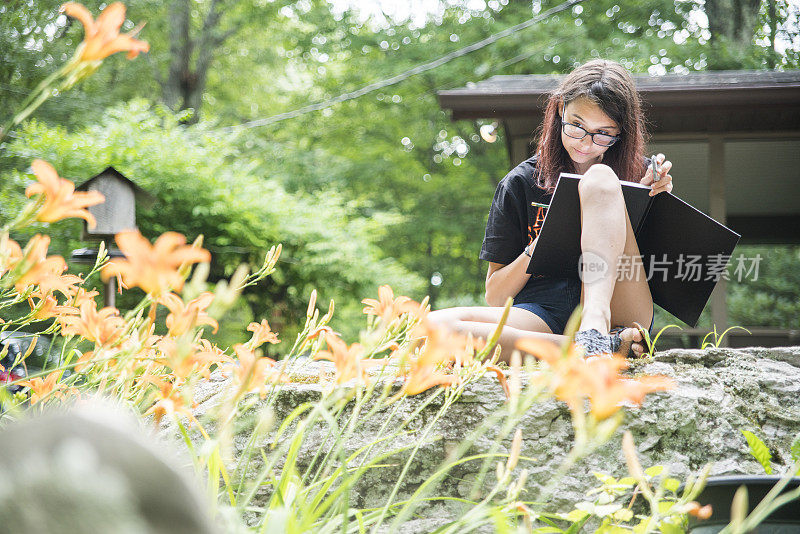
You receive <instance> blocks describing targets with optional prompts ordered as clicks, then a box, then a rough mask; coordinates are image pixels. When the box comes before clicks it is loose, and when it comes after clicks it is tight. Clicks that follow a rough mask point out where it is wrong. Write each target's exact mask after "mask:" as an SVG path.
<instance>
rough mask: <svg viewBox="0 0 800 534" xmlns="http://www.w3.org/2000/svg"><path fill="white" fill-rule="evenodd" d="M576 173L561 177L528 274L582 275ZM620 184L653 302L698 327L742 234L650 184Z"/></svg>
mask: <svg viewBox="0 0 800 534" xmlns="http://www.w3.org/2000/svg"><path fill="white" fill-rule="evenodd" d="M580 178H581V176H579V175H575V174H566V173H562V174H561V176H560V177H559V180H558V184H557V185H556V189H555V192H554V193H553V199H552V201H551V202H550V207H549V209H548V210H547V214H546V215H545V219H544V222H543V223H542V229H541V231H540V232H539V237H538V240H537V241H536V246H535V247H534V249H533V252H532V254H531V256H532V257H531V261H530V264H529V265H528V272H529V273H531V274H543V275H547V276H555V277H561V278H563V277H569V278H576V279H578V278H580V277H579V273H580V264H579V261H580V259H581V212H580V201H579V196H578V181H579V180H580ZM620 184H621V185H622V194H623V197H624V198H625V206H626V207H627V209H628V217H629V218H630V220H631V226H632V228H633V231H634V234H635V235H636V243H637V244H638V245H639V252H640V253H641V255H642V257H641V261H642V264H643V267H644V271H645V274H646V275H647V280H648V284H649V286H650V293H651V294H652V296H653V302H654V303H655V304H658V305H659V306H661V307H662V308H664V309H665V310H667V311H668V312H670V313H671V314H673V315H674V316H675V317H677V318H678V319H680V320H682V321H684V322H685V323H687V324H689V325H691V326H692V327H694V326H696V325H697V319H698V318H699V317H700V313H701V312H702V311H703V308H704V307H705V305H706V302H708V299H709V297H710V296H711V292H712V291H713V290H714V286H715V285H716V283H717V280H718V279H719V277H720V275H721V273H723V272H724V270H725V266H726V265H727V263H728V260H729V259H730V256H731V254H733V249H734V248H735V247H736V243H737V242H738V241H739V238H740V237H741V236H740V235H739V234H737V233H736V232H734V231H733V230H731V229H729V228H727V227H726V226H724V225H722V224H720V223H718V222H717V221H715V220H714V219H712V218H711V217H709V216H708V215H706V214H705V213H703V212H702V211H700V210H698V209H696V208H694V207H693V206H691V205H689V204H687V203H686V202H684V201H683V200H681V199H679V198H678V197H676V196H675V195H673V194H672V193H666V192H664V193H659V194H657V195H655V196H653V197H651V196H650V195H649V193H650V187H649V186H646V185H642V184H637V183H633V182H624V181H620ZM628 261H629V262H630V260H628ZM634 261H638V260H634ZM621 269H622V270H623V272H622V276H626V275H627V276H632V271H631V270H630V267H629V266H626V265H625V264H624V263H623V264H622V265H621ZM626 270H627V271H626Z"/></svg>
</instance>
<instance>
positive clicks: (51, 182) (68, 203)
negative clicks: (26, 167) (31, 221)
mask: <svg viewBox="0 0 800 534" xmlns="http://www.w3.org/2000/svg"><path fill="white" fill-rule="evenodd" d="M31 167H32V168H33V173H34V174H35V175H36V179H37V180H39V182H38V183H35V184H31V185H29V186H28V187H27V189H25V196H27V197H29V198H30V197H31V196H33V195H44V205H43V206H42V208H41V209H40V210H39V212H38V213H37V214H36V220H37V221H41V222H55V221H60V220H61V219H67V218H70V217H79V218H81V219H84V220H85V221H86V222H87V223H88V224H89V226H90V227H92V228H94V226H95V225H96V224H97V221H96V220H95V218H94V215H92V214H91V213H89V212H88V211H87V210H86V208H88V207H89V206H94V205H95V204H102V203H103V202H104V201H105V199H106V197H104V196H103V194H102V193H100V192H99V191H88V192H78V193H76V192H75V184H73V183H72V182H70V181H69V180H66V179H64V178H61V177H59V176H58V173H57V172H56V170H55V169H54V168H53V166H52V165H50V164H49V163H47V162H46V161H42V160H40V159H37V160H34V161H33V163H32V164H31Z"/></svg>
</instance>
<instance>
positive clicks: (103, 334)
mask: <svg viewBox="0 0 800 534" xmlns="http://www.w3.org/2000/svg"><path fill="white" fill-rule="evenodd" d="M58 321H59V323H61V331H62V334H64V335H78V336H81V337H83V338H85V339H88V340H89V341H94V342H95V343H96V344H97V345H100V346H108V345H112V344H113V343H114V342H115V341H117V340H118V339H119V337H120V336H121V335H122V332H123V330H124V328H125V320H124V319H123V318H122V317H120V316H119V310H117V309H116V308H114V307H113V306H107V307H105V308H103V309H101V310H99V311H98V310H97V303H96V302H95V301H94V300H86V301H84V302H83V303H82V304H81V306H80V315H79V316H66V317H64V316H62V317H60V318H59V319H58Z"/></svg>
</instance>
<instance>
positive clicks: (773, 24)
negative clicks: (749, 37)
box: [767, 0, 778, 69]
mask: <svg viewBox="0 0 800 534" xmlns="http://www.w3.org/2000/svg"><path fill="white" fill-rule="evenodd" d="M777 1H778V0H767V2H768V5H767V13H768V15H767V16H768V18H769V45H770V47H769V54H767V64H768V65H769V68H771V69H774V68H775V65H776V64H777V59H778V51H777V50H775V38H776V36H777V34H778V10H777V6H776V5H775V3H776V2H777Z"/></svg>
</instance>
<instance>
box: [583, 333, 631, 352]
mask: <svg viewBox="0 0 800 534" xmlns="http://www.w3.org/2000/svg"><path fill="white" fill-rule="evenodd" d="M575 344H576V345H580V346H582V347H583V349H584V351H585V354H584V358H588V357H589V356H599V355H601V354H614V353H617V352H619V351H620V347H621V346H622V338H620V337H619V334H618V333H616V332H614V333H610V334H609V335H605V334H601V333H600V331H599V330H597V329H595V328H590V329H589V330H580V331H578V332H575ZM628 349H629V350H630V347H629V348H628Z"/></svg>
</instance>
